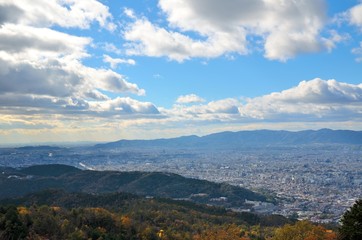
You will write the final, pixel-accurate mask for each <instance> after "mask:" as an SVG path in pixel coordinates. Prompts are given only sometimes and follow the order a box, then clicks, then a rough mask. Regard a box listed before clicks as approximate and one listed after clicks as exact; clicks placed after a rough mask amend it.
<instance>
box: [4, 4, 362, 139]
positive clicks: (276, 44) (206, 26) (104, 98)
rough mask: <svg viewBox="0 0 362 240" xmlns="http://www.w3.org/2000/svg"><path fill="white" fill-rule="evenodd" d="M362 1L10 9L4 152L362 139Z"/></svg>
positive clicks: (14, 6) (18, 6) (7, 9)
mask: <svg viewBox="0 0 362 240" xmlns="http://www.w3.org/2000/svg"><path fill="white" fill-rule="evenodd" d="M361 69H362V3H361V2H360V1H357V0H355V1H352V0H345V1H337V0H329V1H325V0H295V1H287V0H225V1H218V0H184V1H178V0H158V1H156V0H137V1H135V0H123V1H122V0H118V1H110V0H108V1H106V0H102V1H101V0H99V1H97V0H84V1H82V0H52V1H49V0H34V1H29V2H24V1H21V0H15V1H14V0H12V1H10V0H0V144H1V145H6V144H14V143H15V144H16V143H18V144H23V143H24V144H28V143H34V144H38V143H46V142H73V141H74V142H76V141H113V140H118V139H123V138H126V139H150V138H161V137H175V136H180V135H189V134H197V135H205V134H209V133H213V132H218V131H226V130H227V131H238V130H253V129H284V130H293V131H296V130H303V129H319V128H324V127H328V128H332V129H353V130H361V126H362V125H361V123H360V122H361V117H362V115H361V114H362V104H361V103H362V82H361V73H362V71H361Z"/></svg>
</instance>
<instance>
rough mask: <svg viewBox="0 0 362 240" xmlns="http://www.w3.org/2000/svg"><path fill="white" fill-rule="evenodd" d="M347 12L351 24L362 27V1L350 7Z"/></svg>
mask: <svg viewBox="0 0 362 240" xmlns="http://www.w3.org/2000/svg"><path fill="white" fill-rule="evenodd" d="M347 14H348V18H349V21H350V23H351V24H353V25H356V26H359V27H362V3H360V4H358V5H356V6H354V7H353V8H351V9H350V10H349V11H348V12H347Z"/></svg>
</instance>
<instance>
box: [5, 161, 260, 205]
mask: <svg viewBox="0 0 362 240" xmlns="http://www.w3.org/2000/svg"><path fill="white" fill-rule="evenodd" d="M0 172H1V174H0V199H4V198H10V197H21V196H24V195H26V194H29V193H34V192H38V191H42V190H47V189H63V190H65V191H67V192H83V193H90V194H105V193H117V192H127V193H132V194H137V195H141V196H152V197H163V198H172V199H184V200H190V201H193V202H197V203H206V204H212V205H222V206H229V207H233V206H242V205H243V204H244V201H245V199H248V200H254V201H266V197H265V196H263V195H260V194H257V193H255V192H252V191H250V190H247V189H245V188H241V187H237V186H232V185H229V184H225V183H213V182H209V181H205V180H197V179H191V178H185V177H182V176H180V175H177V174H171V173H160V172H117V171H89V170H80V169H78V168H75V167H71V166H66V165H60V164H55V165H38V166H32V167H28V168H23V169H15V168H0Z"/></svg>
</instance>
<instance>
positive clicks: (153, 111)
mask: <svg viewBox="0 0 362 240" xmlns="http://www.w3.org/2000/svg"><path fill="white" fill-rule="evenodd" d="M89 106H90V107H89V110H90V111H92V112H97V113H100V114H104V115H106V116H107V115H120V116H123V117H127V116H129V115H137V114H141V115H159V113H160V112H159V111H158V109H157V108H156V107H155V106H154V105H153V104H152V103H150V102H140V101H137V100H134V99H131V98H128V97H127V98H120V97H118V98H115V99H111V100H108V101H98V102H89ZM157 118H158V116H157Z"/></svg>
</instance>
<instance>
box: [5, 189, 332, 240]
mask: <svg viewBox="0 0 362 240" xmlns="http://www.w3.org/2000/svg"><path fill="white" fill-rule="evenodd" d="M1 204H2V206H1V207H0V239H2V240H3V239H4V240H7V239H9V240H12V239H14V240H15V239H28V240H33V239H34V240H38V239H39V240H40V239H50V240H52V239H54V240H55V239H94V240H96V239H97V240H101V239H102V240H106V239H109V240H111V239H130V240H132V239H134V240H143V239H145V240H146V239H150V240H152V239H168V240H178V239H180V240H181V239H182V240H187V239H190V240H191V239H192V240H206V239H207V240H213V239H215V240H216V239H218V240H223V239H225V240H227V239H230V240H241V239H242V240H254V239H255V240H267V239H269V240H279V239H283V240H288V239H298V240H299V239H300V240H328V239H329V240H333V239H336V234H335V233H334V232H333V231H329V230H326V229H325V228H324V227H322V226H315V225H313V224H311V223H309V222H297V223H293V222H291V221H290V220H287V219H285V218H283V217H280V216H269V217H261V216H257V215H254V214H250V213H248V214H247V213H244V214H239V213H234V212H231V211H227V210H225V209H222V208H218V207H210V206H206V205H198V204H194V203H190V202H182V201H181V202H180V201H174V200H168V199H155V198H152V199H147V198H141V197H138V196H134V195H130V194H121V193H119V194H107V195H89V194H83V193H82V194H78V193H66V192H63V191H58V190H49V191H44V192H41V193H37V194H33V195H29V196H27V197H25V198H22V199H16V200H7V201H2V202H1ZM9 204H12V205H9ZM288 236H293V237H294V238H289V237H288ZM296 236H298V238H295V237H296Z"/></svg>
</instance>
